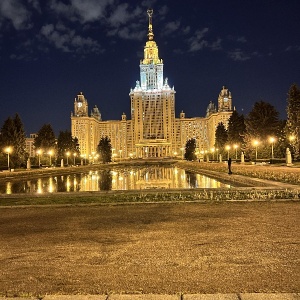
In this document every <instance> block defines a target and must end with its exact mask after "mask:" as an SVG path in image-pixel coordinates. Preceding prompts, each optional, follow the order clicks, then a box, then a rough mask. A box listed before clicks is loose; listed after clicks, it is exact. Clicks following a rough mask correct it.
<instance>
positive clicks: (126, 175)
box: [0, 166, 230, 194]
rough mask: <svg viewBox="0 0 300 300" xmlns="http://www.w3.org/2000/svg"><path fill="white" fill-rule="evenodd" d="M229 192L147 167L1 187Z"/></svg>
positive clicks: (173, 170)
mask: <svg viewBox="0 0 300 300" xmlns="http://www.w3.org/2000/svg"><path fill="white" fill-rule="evenodd" d="M222 187H223V188H229V187H230V185H228V184H224V183H221V182H219V181H217V180H215V179H213V178H209V177H207V176H204V175H201V174H196V173H192V172H189V171H186V170H183V169H179V168H177V167H161V166H147V167H135V168H115V169H111V170H96V171H95V170H94V171H89V172H88V173H77V174H68V175H58V176H54V177H53V176H50V177H41V178H37V179H31V180H26V181H25V180H24V181H22V180H19V181H17V180H13V181H9V182H5V183H2V184H1V183H0V193H1V194H14V193H39V194H42V193H56V192H79V191H81V192H88V191H105V190H145V189H190V188H222Z"/></svg>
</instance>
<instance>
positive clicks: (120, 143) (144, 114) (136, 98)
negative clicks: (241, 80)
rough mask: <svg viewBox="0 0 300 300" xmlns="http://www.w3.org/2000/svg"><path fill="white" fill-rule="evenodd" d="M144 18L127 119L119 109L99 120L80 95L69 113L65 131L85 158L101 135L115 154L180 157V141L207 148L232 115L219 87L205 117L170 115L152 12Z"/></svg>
mask: <svg viewBox="0 0 300 300" xmlns="http://www.w3.org/2000/svg"><path fill="white" fill-rule="evenodd" d="M147 13H148V16H149V25H148V41H147V42H146V45H145V47H144V58H143V59H142V60H141V61H140V80H138V81H136V85H135V87H134V88H133V89H131V90H130V93H129V97H130V102H131V120H127V116H126V115H125V114H124V113H123V114H122V116H121V120H110V121H103V120H102V117H101V113H100V111H99V109H98V107H97V106H95V107H94V108H93V109H92V110H91V113H90V115H89V114H88V101H87V99H86V98H85V96H84V95H83V93H80V94H79V95H77V98H75V101H74V112H73V113H72V114H71V132H72V136H73V137H77V138H78V142H79V147H80V152H81V154H82V155H84V156H85V157H87V158H88V157H91V156H92V155H93V154H94V153H95V152H96V149H97V145H98V144H99V141H100V139H101V137H105V136H108V137H109V138H110V140H111V144H112V147H113V157H115V158H129V157H133V158H136V157H137V158H150V157H153V158H154V157H174V156H179V157H181V156H182V154H183V150H184V147H185V144H186V141H187V140H189V139H191V138H195V139H196V142H197V150H198V152H199V153H200V152H201V151H206V150H210V149H211V148H213V147H214V144H215V131H216V127H217V125H218V123H219V122H223V123H224V125H225V126H226V127H227V125H228V119H229V117H230V116H231V114H232V97H231V93H230V92H229V91H228V89H227V88H226V87H224V86H223V88H222V90H221V92H220V94H219V97H218V106H217V107H216V106H215V104H213V103H212V102H210V103H209V105H208V107H207V111H206V116H205V117H194V118H186V117H185V113H184V112H183V111H182V112H181V113H180V116H179V118H176V117H175V93H176V92H175V90H174V87H170V86H169V83H168V79H167V78H164V76H163V66H164V64H163V60H162V59H160V58H159V55H158V47H157V44H156V42H155V41H154V39H153V38H154V34H153V30H152V13H153V11H152V10H148V11H147Z"/></svg>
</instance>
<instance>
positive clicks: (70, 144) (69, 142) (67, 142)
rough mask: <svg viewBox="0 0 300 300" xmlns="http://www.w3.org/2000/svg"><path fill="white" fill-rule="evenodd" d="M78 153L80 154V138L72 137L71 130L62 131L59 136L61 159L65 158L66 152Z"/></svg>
mask: <svg viewBox="0 0 300 300" xmlns="http://www.w3.org/2000/svg"><path fill="white" fill-rule="evenodd" d="M67 152H70V153H72V154H74V153H76V156H79V155H80V151H79V149H78V139H77V138H73V137H72V133H71V132H70V131H69V130H65V131H60V132H59V134H58V138H57V156H58V158H59V159H63V158H64V157H65V156H66V153H67Z"/></svg>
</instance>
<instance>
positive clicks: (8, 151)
mask: <svg viewBox="0 0 300 300" xmlns="http://www.w3.org/2000/svg"><path fill="white" fill-rule="evenodd" d="M5 152H6V153H7V170H9V154H10V153H11V152H12V147H6V148H5Z"/></svg>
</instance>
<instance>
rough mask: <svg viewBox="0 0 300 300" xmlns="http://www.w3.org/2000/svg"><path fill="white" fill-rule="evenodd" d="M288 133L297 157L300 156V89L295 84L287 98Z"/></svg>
mask: <svg viewBox="0 0 300 300" xmlns="http://www.w3.org/2000/svg"><path fill="white" fill-rule="evenodd" d="M287 102H288V105H287V122H286V133H287V138H288V139H289V140H290V144H291V146H292V150H293V152H294V156H295V158H296V159H299V158H300V89H299V87H298V86H297V85H296V84H293V85H292V86H291V87H290V89H289V92H288V98H287Z"/></svg>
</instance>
